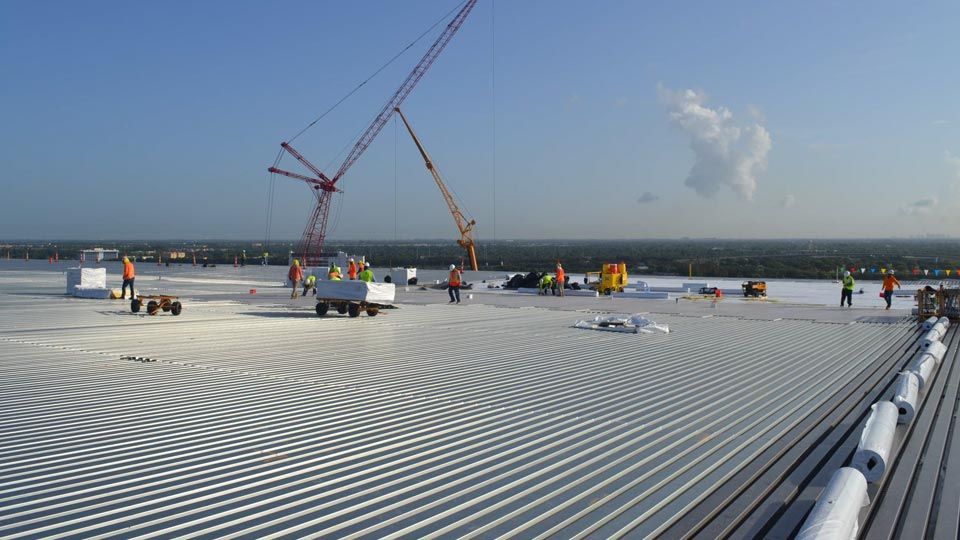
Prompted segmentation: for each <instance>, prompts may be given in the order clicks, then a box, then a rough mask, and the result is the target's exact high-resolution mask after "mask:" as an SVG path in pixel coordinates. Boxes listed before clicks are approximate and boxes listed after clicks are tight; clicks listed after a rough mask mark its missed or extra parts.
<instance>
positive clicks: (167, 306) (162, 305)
mask: <svg viewBox="0 0 960 540" xmlns="http://www.w3.org/2000/svg"><path fill="white" fill-rule="evenodd" d="M160 309H161V310H163V312H164V313H166V312H168V311H170V304H160Z"/></svg>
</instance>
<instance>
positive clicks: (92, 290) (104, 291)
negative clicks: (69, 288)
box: [73, 286, 113, 300]
mask: <svg viewBox="0 0 960 540" xmlns="http://www.w3.org/2000/svg"><path fill="white" fill-rule="evenodd" d="M112 292H113V289H108V288H106V287H82V286H77V287H74V288H73V295H74V296H76V297H77V298H94V299H98V300H106V299H108V298H110V294H111V293H112Z"/></svg>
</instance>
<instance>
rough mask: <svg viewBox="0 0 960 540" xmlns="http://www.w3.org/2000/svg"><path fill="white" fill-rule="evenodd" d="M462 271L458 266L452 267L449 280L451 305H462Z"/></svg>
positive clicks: (448, 288)
mask: <svg viewBox="0 0 960 540" xmlns="http://www.w3.org/2000/svg"><path fill="white" fill-rule="evenodd" d="M460 278H461V274H460V270H459V269H458V268H457V265H455V264H451V265H450V277H449V278H448V279H447V292H448V293H450V302H449V303H451V304H452V303H454V302H456V303H458V304H459V303H460V283H462V281H461V279H460Z"/></svg>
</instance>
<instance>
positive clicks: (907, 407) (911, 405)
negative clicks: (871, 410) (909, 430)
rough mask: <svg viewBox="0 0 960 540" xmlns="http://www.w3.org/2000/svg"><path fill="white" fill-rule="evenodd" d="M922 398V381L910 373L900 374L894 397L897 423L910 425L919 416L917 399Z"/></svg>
mask: <svg viewBox="0 0 960 540" xmlns="http://www.w3.org/2000/svg"><path fill="white" fill-rule="evenodd" d="M919 396H920V379H919V378H917V376H916V375H915V374H914V373H913V372H910V371H904V372H902V373H900V377H899V378H897V386H896V390H895V392H894V395H893V404H894V405H896V406H897V423H899V424H909V423H910V422H913V417H914V416H916V414H917V399H918V398H919Z"/></svg>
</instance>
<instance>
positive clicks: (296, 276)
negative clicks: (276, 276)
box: [287, 259, 303, 298]
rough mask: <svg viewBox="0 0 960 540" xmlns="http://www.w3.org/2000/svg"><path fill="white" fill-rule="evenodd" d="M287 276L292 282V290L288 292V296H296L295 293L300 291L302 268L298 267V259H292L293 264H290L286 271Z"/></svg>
mask: <svg viewBox="0 0 960 540" xmlns="http://www.w3.org/2000/svg"><path fill="white" fill-rule="evenodd" d="M287 278H288V279H289V280H290V282H291V283H293V291H292V292H291V293H290V298H296V297H297V293H298V292H300V282H301V281H303V268H300V261H299V260H297V259H294V260H293V264H291V265H290V271H289V272H287Z"/></svg>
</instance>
